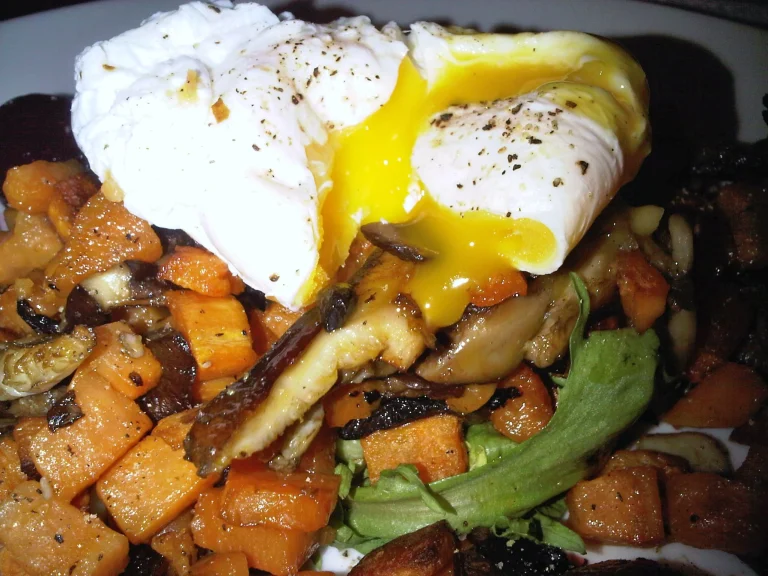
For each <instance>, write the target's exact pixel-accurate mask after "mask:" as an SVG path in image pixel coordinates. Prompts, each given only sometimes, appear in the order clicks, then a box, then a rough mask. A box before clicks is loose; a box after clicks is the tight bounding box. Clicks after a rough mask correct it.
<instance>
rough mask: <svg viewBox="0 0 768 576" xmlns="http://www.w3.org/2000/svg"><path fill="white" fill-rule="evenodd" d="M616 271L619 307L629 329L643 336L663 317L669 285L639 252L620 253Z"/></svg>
mask: <svg viewBox="0 0 768 576" xmlns="http://www.w3.org/2000/svg"><path fill="white" fill-rule="evenodd" d="M617 267H618V269H617V272H618V276H617V281H618V284H619V296H620V297H621V307H622V308H623V309H624V313H625V314H626V315H627V318H629V323H630V325H632V326H633V327H634V328H635V329H636V330H637V331H638V332H645V331H646V330H648V328H650V327H651V326H653V323H654V322H656V320H657V319H658V318H659V317H660V316H661V315H662V314H664V310H665V308H666V306H667V294H668V293H669V284H668V283H667V281H666V280H665V279H664V276H662V275H661V272H659V271H658V270H656V268H654V267H653V266H652V265H651V264H650V262H648V260H647V259H646V258H645V256H643V253H642V252H641V251H640V250H633V251H631V252H620V253H619V256H618V263H617Z"/></svg>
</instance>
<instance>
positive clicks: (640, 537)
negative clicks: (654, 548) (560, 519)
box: [566, 466, 664, 546]
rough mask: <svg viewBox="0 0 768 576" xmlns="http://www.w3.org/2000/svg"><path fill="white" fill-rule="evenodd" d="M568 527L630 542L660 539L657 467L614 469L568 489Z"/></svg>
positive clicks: (599, 538) (594, 537) (598, 537)
mask: <svg viewBox="0 0 768 576" xmlns="http://www.w3.org/2000/svg"><path fill="white" fill-rule="evenodd" d="M566 503H567V504H568V510H569V511H570V520H569V521H570V524H571V527H572V528H573V529H574V530H575V531H576V532H578V533H579V534H580V535H581V536H582V537H583V538H586V539H588V540H597V541H598V542H613V543H616V544H629V545H632V546H650V545H655V544H659V543H661V542H663V540H664V520H663V517H662V508H661V496H660V494H659V482H658V471H657V470H656V469H655V468H651V467H649V466H645V467H637V468H629V469H626V470H614V471H612V472H609V473H608V474H605V475H604V476H598V477H597V478H595V479H594V480H587V481H582V482H579V483H578V484H576V485H575V486H574V487H573V488H571V489H570V490H569V491H568V495H567V496H566Z"/></svg>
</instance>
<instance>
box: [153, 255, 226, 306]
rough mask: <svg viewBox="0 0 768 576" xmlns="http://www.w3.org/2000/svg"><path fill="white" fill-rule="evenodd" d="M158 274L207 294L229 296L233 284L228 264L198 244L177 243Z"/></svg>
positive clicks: (177, 284)
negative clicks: (181, 244) (197, 245)
mask: <svg viewBox="0 0 768 576" xmlns="http://www.w3.org/2000/svg"><path fill="white" fill-rule="evenodd" d="M158 278H161V279H162V280H168V281H169V282H173V283H174V284H176V286H179V287H180V288H187V289H188V290H193V291H195V292H197V293H198V294H203V295H205V296H228V295H229V294H230V293H231V288H232V284H231V279H232V274H230V272H229V268H228V267H227V264H226V263H225V262H224V261H223V260H222V259H221V258H219V257H218V256H216V255H215V254H211V253H210V252H208V251H207V250H205V249H203V248H197V247H194V246H177V247H176V249H175V250H174V251H173V253H172V254H171V255H170V256H168V257H167V258H164V259H163V261H162V263H161V264H160V269H159V271H158Z"/></svg>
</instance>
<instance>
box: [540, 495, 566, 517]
mask: <svg viewBox="0 0 768 576" xmlns="http://www.w3.org/2000/svg"><path fill="white" fill-rule="evenodd" d="M536 511H537V512H540V513H542V514H544V516H549V517H550V518H554V519H555V520H558V519H560V518H562V517H563V516H565V513H566V512H567V511H568V506H567V505H566V504H565V495H563V496H560V497H559V498H556V499H555V500H551V501H549V502H547V503H546V504H542V505H541V506H539V507H538V508H536Z"/></svg>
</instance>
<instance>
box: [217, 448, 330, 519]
mask: <svg viewBox="0 0 768 576" xmlns="http://www.w3.org/2000/svg"><path fill="white" fill-rule="evenodd" d="M340 483H341V477H340V476H336V475H334V474H313V473H310V472H296V473H293V474H283V473H280V472H275V471H273V470H269V469H268V468H266V467H265V466H259V465H255V462H254V461H252V460H251V461H247V462H245V461H242V463H241V461H237V460H235V461H234V462H233V463H232V465H231V469H230V472H229V476H228V478H227V483H226V485H225V486H224V493H223V494H222V497H221V515H222V517H223V518H224V519H225V520H227V521H229V522H232V523H233V524H237V525H240V526H248V525H260V526H266V527H269V528H275V529H278V530H300V531H302V532H314V531H315V530H320V529H321V528H323V527H324V526H326V525H327V524H328V519H329V518H330V516H331V512H332V511H333V509H334V507H335V506H336V501H337V495H338V491H339V484H340Z"/></svg>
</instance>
